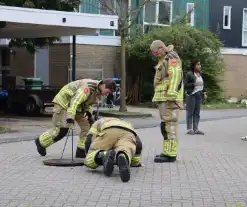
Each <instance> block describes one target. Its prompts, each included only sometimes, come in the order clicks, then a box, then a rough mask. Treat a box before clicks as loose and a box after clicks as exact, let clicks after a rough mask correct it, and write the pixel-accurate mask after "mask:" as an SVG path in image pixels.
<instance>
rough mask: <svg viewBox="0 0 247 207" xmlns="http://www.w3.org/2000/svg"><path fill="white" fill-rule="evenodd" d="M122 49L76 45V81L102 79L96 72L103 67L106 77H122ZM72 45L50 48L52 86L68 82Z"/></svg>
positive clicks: (58, 45)
mask: <svg viewBox="0 0 247 207" xmlns="http://www.w3.org/2000/svg"><path fill="white" fill-rule="evenodd" d="M119 51H120V48H119V47H114V46H97V45H79V44H77V45H76V69H77V71H76V79H79V78H96V79H98V78H101V73H100V72H98V71H94V69H100V68H102V67H103V73H104V77H120V70H119V60H120V54H119ZM71 55H72V44H57V45H53V46H50V47H49V62H50V63H49V67H50V85H52V86H62V85H65V84H66V83H67V80H68V66H70V67H71V62H70V56H71ZM82 70H85V71H82Z"/></svg>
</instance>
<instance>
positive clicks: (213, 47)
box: [128, 22, 224, 101]
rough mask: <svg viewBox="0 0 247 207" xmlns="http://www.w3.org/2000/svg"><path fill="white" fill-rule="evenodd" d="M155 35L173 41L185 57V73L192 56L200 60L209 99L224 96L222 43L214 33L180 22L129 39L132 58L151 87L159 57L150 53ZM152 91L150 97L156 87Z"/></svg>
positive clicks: (167, 41)
mask: <svg viewBox="0 0 247 207" xmlns="http://www.w3.org/2000/svg"><path fill="white" fill-rule="evenodd" d="M155 39H160V40H162V41H164V42H165V43H166V44H167V45H168V44H173V45H174V47H175V50H176V51H177V52H178V54H179V55H180V57H181V59H182V63H183V71H184V74H185V73H186V72H187V71H188V70H191V68H190V65H191V61H192V60H194V59H198V60H200V62H201V65H202V72H203V75H204V78H205V86H206V91H207V92H208V97H209V101H217V100H219V99H221V98H222V97H221V94H222V93H221V92H222V88H221V80H222V72H223V71H224V65H223V61H222V58H221V54H220V48H221V47H222V46H223V44H222V43H221V42H220V41H219V39H218V38H217V36H216V35H215V34H213V33H211V32H209V31H207V30H198V29H196V28H194V27H192V26H190V25H188V24H187V23H181V22H180V23H178V24H175V25H172V26H170V27H166V28H157V29H153V30H152V32H150V33H149V34H141V35H140V36H139V37H136V38H135V39H133V40H132V41H130V43H129V44H128V56H129V61H131V64H132V65H134V66H135V69H136V71H139V74H145V76H146V77H147V79H146V80H145V81H146V82H145V83H149V87H150V88H153V86H152V78H153V75H154V69H153V66H155V64H156V61H157V60H155V59H154V57H153V56H152V54H151V51H150V44H151V43H152V41H153V40H155ZM143 63H145V64H143ZM137 67H141V68H137ZM149 93H150V94H148V96H149V97H148V99H149V100H150V99H151V98H152V95H153V90H151V91H150V92H149Z"/></svg>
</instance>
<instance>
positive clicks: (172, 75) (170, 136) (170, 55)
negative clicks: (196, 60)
mask: <svg viewBox="0 0 247 207" xmlns="http://www.w3.org/2000/svg"><path fill="white" fill-rule="evenodd" d="M173 48H174V47H173V45H169V46H168V47H166V45H165V44H164V43H163V42H162V41H160V40H155V41H154V42H153V43H152V44H151V46H150V49H151V51H152V54H153V55H154V56H156V57H157V58H158V64H157V66H156V67H155V69H156V72H155V77H154V97H153V100H152V101H153V102H156V103H157V104H158V109H159V114H160V119H161V123H160V128H161V133H162V135H163V138H164V141H163V153H161V154H160V155H156V157H155V159H154V162H157V163H162V162H174V161H176V157H177V149H178V121H179V112H180V110H181V108H182V106H183V95H184V86H183V71H182V62H181V60H180V58H179V56H178V54H177V53H176V52H175V51H173Z"/></svg>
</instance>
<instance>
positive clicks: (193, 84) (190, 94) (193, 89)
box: [185, 60, 206, 135]
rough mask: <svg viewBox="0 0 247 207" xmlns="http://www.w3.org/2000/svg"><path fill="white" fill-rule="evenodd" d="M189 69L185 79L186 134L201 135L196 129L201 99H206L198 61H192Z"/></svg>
mask: <svg viewBox="0 0 247 207" xmlns="http://www.w3.org/2000/svg"><path fill="white" fill-rule="evenodd" d="M191 69H192V70H191V71H189V72H188V73H187V74H186V77H185V92H186V96H187V97H186V122H187V134H191V135H193V134H201V135H203V134H204V133H203V132H202V131H201V130H199V129H198V125H199V121H200V110H201V104H202V99H203V98H206V93H204V92H203V91H204V82H203V78H202V76H201V63H200V61H199V60H195V61H193V62H192V67H191Z"/></svg>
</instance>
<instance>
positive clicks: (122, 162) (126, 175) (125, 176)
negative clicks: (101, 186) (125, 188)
mask: <svg viewBox="0 0 247 207" xmlns="http://www.w3.org/2000/svg"><path fill="white" fill-rule="evenodd" d="M117 164H118V167H119V174H120V178H121V180H122V181H123V182H128V181H129V179H130V167H129V162H128V160H127V159H126V156H125V155H124V154H119V155H118V157H117Z"/></svg>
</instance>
